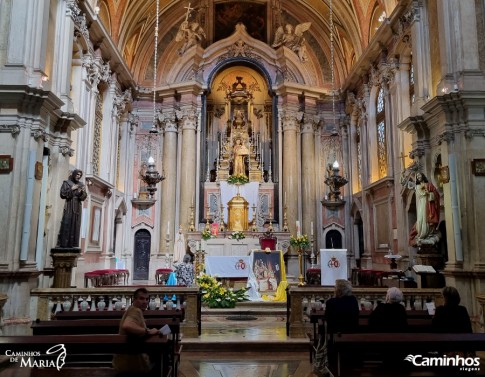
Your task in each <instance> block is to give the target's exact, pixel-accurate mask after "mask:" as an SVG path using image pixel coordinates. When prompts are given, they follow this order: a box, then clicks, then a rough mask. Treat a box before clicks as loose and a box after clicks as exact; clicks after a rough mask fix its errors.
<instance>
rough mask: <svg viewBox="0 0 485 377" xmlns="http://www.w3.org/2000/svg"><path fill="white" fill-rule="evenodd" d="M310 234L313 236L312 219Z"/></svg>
mask: <svg viewBox="0 0 485 377" xmlns="http://www.w3.org/2000/svg"><path fill="white" fill-rule="evenodd" d="M310 232H311V233H310V234H311V235H312V236H313V221H312V222H311V223H310Z"/></svg>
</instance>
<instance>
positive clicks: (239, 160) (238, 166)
mask: <svg viewBox="0 0 485 377" xmlns="http://www.w3.org/2000/svg"><path fill="white" fill-rule="evenodd" d="M233 155H234V162H233V164H234V165H233V172H232V174H233V175H236V174H241V175H244V176H245V175H246V163H245V158H246V156H248V155H249V149H248V148H247V147H246V146H245V145H244V144H242V141H241V139H236V144H235V145H234V148H233Z"/></svg>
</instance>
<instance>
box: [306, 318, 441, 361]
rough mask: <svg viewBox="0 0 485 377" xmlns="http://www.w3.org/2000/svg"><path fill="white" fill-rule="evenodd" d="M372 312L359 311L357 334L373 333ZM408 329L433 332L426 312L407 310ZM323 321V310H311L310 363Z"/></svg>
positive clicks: (415, 331)
mask: <svg viewBox="0 0 485 377" xmlns="http://www.w3.org/2000/svg"><path fill="white" fill-rule="evenodd" d="M370 313H372V310H361V311H360V312H359V327H358V329H357V332H358V333H359V334H360V333H371V332H374V330H373V329H372V328H370V327H369V316H370ZM406 314H407V317H408V327H407V329H406V332H412V333H430V332H433V328H432V320H433V317H432V316H430V315H429V313H428V311H427V310H407V311H406ZM324 321H325V310H313V311H312V312H311V313H310V323H312V324H313V336H312V335H311V334H309V333H307V337H308V338H309V340H310V362H312V361H313V355H314V347H316V346H317V344H318V339H319V336H320V335H321V334H322V333H323V330H322V328H323V322H324Z"/></svg>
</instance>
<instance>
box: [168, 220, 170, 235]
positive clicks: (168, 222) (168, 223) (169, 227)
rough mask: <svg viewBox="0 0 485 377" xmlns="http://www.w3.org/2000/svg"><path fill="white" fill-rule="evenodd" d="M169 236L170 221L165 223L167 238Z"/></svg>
mask: <svg viewBox="0 0 485 377" xmlns="http://www.w3.org/2000/svg"><path fill="white" fill-rule="evenodd" d="M168 235H170V221H169V222H168V223H167V236H168Z"/></svg>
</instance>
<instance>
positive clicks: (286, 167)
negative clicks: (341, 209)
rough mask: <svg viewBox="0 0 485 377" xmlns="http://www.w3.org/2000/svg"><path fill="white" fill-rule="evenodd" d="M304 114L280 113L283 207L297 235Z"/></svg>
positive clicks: (286, 111) (291, 227) (293, 112)
mask: <svg viewBox="0 0 485 377" xmlns="http://www.w3.org/2000/svg"><path fill="white" fill-rule="evenodd" d="M301 116H302V113H298V112H297V111H291V110H290V111H288V110H284V111H282V112H281V113H280V119H281V122H282V125H283V193H282V194H283V205H284V204H285V201H286V205H287V209H286V215H287V218H288V227H289V230H290V233H291V234H294V235H296V221H297V220H298V219H299V218H298V205H299V202H300V200H299V197H300V196H299V194H298V180H299V176H298V163H299V158H298V155H297V151H298V148H297V140H298V134H297V131H298V130H299V126H300V120H301Z"/></svg>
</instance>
